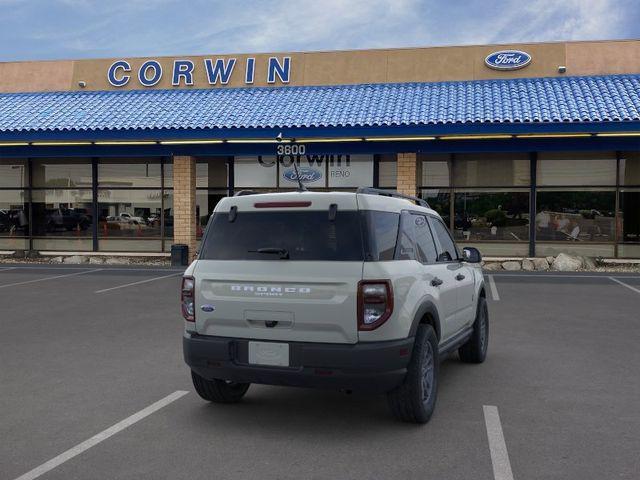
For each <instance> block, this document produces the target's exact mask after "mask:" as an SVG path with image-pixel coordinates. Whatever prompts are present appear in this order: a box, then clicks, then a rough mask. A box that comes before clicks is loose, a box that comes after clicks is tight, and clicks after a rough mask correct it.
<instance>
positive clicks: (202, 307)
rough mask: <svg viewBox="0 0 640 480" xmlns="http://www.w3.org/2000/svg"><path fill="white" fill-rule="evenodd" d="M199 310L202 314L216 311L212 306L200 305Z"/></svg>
mask: <svg viewBox="0 0 640 480" xmlns="http://www.w3.org/2000/svg"><path fill="white" fill-rule="evenodd" d="M200 309H201V310H202V311H203V312H213V311H214V310H215V309H216V307H214V306H213V305H202V306H201V307H200Z"/></svg>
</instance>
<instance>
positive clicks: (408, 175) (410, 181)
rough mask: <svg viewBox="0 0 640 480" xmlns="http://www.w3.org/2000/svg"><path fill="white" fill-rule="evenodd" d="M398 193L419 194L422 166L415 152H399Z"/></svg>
mask: <svg viewBox="0 0 640 480" xmlns="http://www.w3.org/2000/svg"><path fill="white" fill-rule="evenodd" d="M397 161H398V165H397V174H398V193H402V194H404V195H411V196H417V195H418V187H419V183H420V180H421V179H420V175H421V168H420V165H418V159H417V155H416V154H415V153H399V154H398V160H397Z"/></svg>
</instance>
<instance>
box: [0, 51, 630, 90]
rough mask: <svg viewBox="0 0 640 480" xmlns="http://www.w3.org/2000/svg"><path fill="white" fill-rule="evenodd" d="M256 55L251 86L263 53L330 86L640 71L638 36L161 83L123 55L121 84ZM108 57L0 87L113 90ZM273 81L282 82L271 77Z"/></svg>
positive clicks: (300, 65) (41, 71)
mask: <svg viewBox="0 0 640 480" xmlns="http://www.w3.org/2000/svg"><path fill="white" fill-rule="evenodd" d="M504 49H516V50H524V51H526V52H527V53H529V54H530V55H531V56H532V58H533V59H532V62H531V64H530V65H529V66H527V67H525V68H522V69H520V70H513V71H496V70H492V69H490V68H488V67H487V66H486V65H485V64H484V58H485V57H486V56H487V55H488V54H490V53H492V52H495V51H497V50H504ZM249 56H251V57H254V58H256V70H255V81H254V83H253V85H252V86H265V85H267V81H266V77H267V62H268V58H269V57H271V56H275V57H278V58H282V57H284V56H289V57H291V62H292V63H291V81H290V82H289V84H290V85H335V84H356V83H384V82H430V81H435V82H438V81H446V80H474V79H491V78H517V77H547V76H558V75H562V74H560V73H558V66H560V65H564V66H566V67H567V71H566V73H564V75H599V74H619V73H640V41H638V40H627V41H601V42H566V43H562V42H559V43H533V44H509V45H481V46H459V47H431V48H406V49H380V50H350V51H331V52H308V53H286V52H285V53H274V54H268V53H267V54H255V55H253V54H251V55H250V54H238V55H215V54H212V55H207V56H197V57H193V56H191V57H189V56H186V57H185V56H176V57H157V58H156V59H157V60H158V61H159V62H160V63H161V65H162V67H163V77H162V80H161V81H160V82H159V83H158V84H157V85H156V86H154V87H142V86H141V85H140V84H139V82H138V81H137V78H136V75H137V70H138V67H139V66H140V65H141V64H142V63H144V61H145V60H148V59H147V58H125V60H127V61H129V62H130V63H131V67H132V72H131V77H132V78H131V80H130V82H129V84H128V85H126V86H125V87H120V89H144V88H229V87H245V86H251V85H246V84H245V83H244V74H245V64H246V59H247V57H249ZM230 57H233V58H236V59H237V63H236V67H235V69H234V72H233V75H232V77H231V80H230V82H229V83H228V84H227V85H225V86H222V85H216V86H211V85H209V83H208V82H207V78H206V70H205V67H204V59H206V58H211V59H213V60H214V61H215V59H217V58H230ZM176 59H189V60H192V61H193V62H194V64H195V69H194V86H192V87H188V86H180V87H173V86H172V85H171V72H172V68H173V61H174V60H176ZM114 60H119V59H113V58H112V59H97V60H76V61H69V60H66V61H58V62H14V63H0V92H29V91H55V90H79V89H80V87H79V86H78V82H80V81H83V82H85V83H86V87H85V89H86V90H113V89H116V88H115V87H113V86H111V85H110V84H109V83H108V81H107V70H108V68H109V66H110V65H111V64H112V63H113V61H114ZM275 85H281V83H279V82H276V83H275Z"/></svg>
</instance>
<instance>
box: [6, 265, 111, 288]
mask: <svg viewBox="0 0 640 480" xmlns="http://www.w3.org/2000/svg"><path fill="white" fill-rule="evenodd" d="M100 270H102V269H101V268H94V269H91V270H83V271H81V272H75V273H68V274H66V275H54V276H53V277H43V278H36V279H35V280H25V281H24V282H15V283H5V284H4V285H0V288H7V287H17V286H18V285H27V284H29V283H37V282H46V281H47V280H55V279H57V278H65V277H75V276H76V275H84V274H85V273H91V272H99V271H100Z"/></svg>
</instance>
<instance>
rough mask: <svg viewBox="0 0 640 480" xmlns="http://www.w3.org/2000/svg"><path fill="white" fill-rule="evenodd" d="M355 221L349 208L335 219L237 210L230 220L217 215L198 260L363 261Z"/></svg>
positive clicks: (316, 214) (312, 214)
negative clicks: (284, 253)
mask: <svg viewBox="0 0 640 480" xmlns="http://www.w3.org/2000/svg"><path fill="white" fill-rule="evenodd" d="M359 218H360V216H359V213H358V212H356V211H350V210H342V211H340V210H338V212H337V214H336V217H335V220H333V221H331V220H329V212H328V211H318V210H310V211H271V212H238V213H237V215H236V217H235V220H234V221H229V214H228V213H216V214H215V215H214V216H213V219H212V220H211V223H210V225H209V227H208V228H207V233H206V235H205V237H204V239H203V241H202V243H203V245H202V252H201V254H200V258H201V259H203V260H280V259H281V258H282V257H283V256H284V255H282V252H286V254H287V255H286V256H288V260H324V261H362V260H363V259H364V253H363V247H362V235H361V234H360V221H359ZM260 249H262V250H263V251H262V253H259V252H258V251H257V250H260ZM265 249H268V250H271V251H270V252H269V251H265ZM275 250H280V252H275V253H274V251H275Z"/></svg>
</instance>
